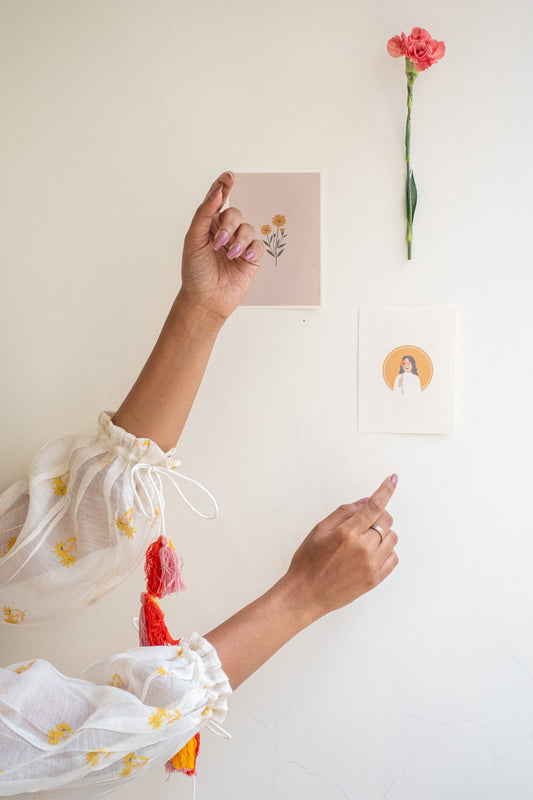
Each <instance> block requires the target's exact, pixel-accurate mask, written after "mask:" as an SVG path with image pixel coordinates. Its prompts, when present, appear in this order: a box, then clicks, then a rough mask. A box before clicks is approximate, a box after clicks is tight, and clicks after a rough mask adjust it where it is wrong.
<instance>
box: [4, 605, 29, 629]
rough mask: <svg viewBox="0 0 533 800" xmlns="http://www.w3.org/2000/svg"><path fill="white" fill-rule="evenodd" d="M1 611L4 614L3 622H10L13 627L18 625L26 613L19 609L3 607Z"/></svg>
mask: <svg viewBox="0 0 533 800" xmlns="http://www.w3.org/2000/svg"><path fill="white" fill-rule="evenodd" d="M2 610H3V612H4V619H5V621H6V622H11V623H12V624H13V625H18V624H19V622H22V621H23V620H24V617H25V616H26V612H25V611H21V610H20V608H10V607H9V606H4V608H3V609H2Z"/></svg>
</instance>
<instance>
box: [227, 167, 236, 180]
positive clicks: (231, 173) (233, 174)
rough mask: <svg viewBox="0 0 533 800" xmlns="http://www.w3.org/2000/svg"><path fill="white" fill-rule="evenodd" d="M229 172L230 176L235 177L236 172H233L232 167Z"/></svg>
mask: <svg viewBox="0 0 533 800" xmlns="http://www.w3.org/2000/svg"><path fill="white" fill-rule="evenodd" d="M227 174H228V175H230V177H232V178H234V177H235V173H234V172H232V171H231V170H230V169H228V171H227Z"/></svg>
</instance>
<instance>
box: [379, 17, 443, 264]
mask: <svg viewBox="0 0 533 800" xmlns="http://www.w3.org/2000/svg"><path fill="white" fill-rule="evenodd" d="M387 52H388V53H389V55H391V56H392V57H393V58H400V57H402V56H404V57H405V74H406V77H407V122H406V126H405V162H406V168H407V176H406V183H405V213H406V216H407V236H406V238H407V258H408V260H410V259H411V258H412V245H413V219H414V216H415V209H416V203H417V188H416V183H415V178H414V175H413V170H412V169H411V109H412V107H413V86H414V83H415V80H416V79H417V78H418V76H419V74H420V73H421V72H424V71H425V70H426V69H429V67H431V66H433V64H436V63H437V61H440V59H441V58H442V57H443V56H444V53H445V52H446V47H445V44H444V42H439V41H437V40H436V39H432V37H431V34H430V33H429V32H428V31H426V30H425V29H424V28H413V30H412V31H411V33H410V34H409V36H406V35H405V33H403V31H402V33H401V34H400V35H399V36H393V37H392V39H389V41H388V42H387Z"/></svg>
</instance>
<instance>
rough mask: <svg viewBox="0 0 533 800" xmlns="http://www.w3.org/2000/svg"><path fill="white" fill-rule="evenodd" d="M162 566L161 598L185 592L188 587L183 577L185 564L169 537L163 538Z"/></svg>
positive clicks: (160, 553) (160, 559) (160, 556)
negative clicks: (182, 572)
mask: <svg viewBox="0 0 533 800" xmlns="http://www.w3.org/2000/svg"><path fill="white" fill-rule="evenodd" d="M159 561H160V564H161V588H160V590H159V597H165V595H167V594H174V593H175V592H184V591H185V590H186V589H187V587H186V585H185V582H184V580H183V578H182V577H181V567H182V566H183V562H182V560H181V558H179V556H178V555H177V553H176V551H175V550H174V548H173V547H172V542H171V541H170V539H169V538H168V537H167V536H161V550H160V551H159Z"/></svg>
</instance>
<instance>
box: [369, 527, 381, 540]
mask: <svg viewBox="0 0 533 800" xmlns="http://www.w3.org/2000/svg"><path fill="white" fill-rule="evenodd" d="M370 527H371V528H373V530H375V531H377V532H378V533H379V535H380V536H381V541H383V539H384V538H385V531H384V530H383V528H380V527H379V525H371V526H370Z"/></svg>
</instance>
